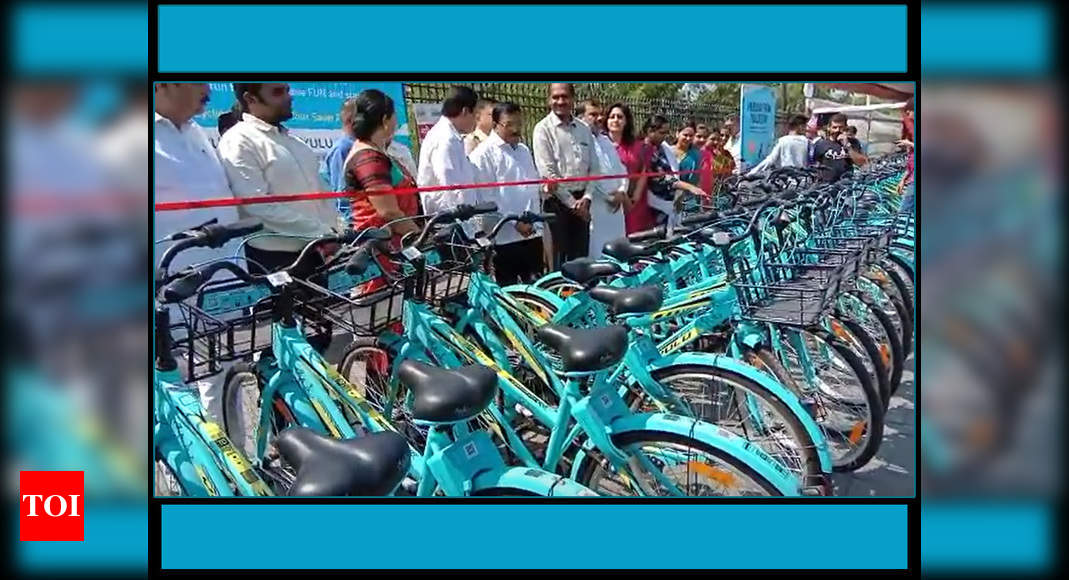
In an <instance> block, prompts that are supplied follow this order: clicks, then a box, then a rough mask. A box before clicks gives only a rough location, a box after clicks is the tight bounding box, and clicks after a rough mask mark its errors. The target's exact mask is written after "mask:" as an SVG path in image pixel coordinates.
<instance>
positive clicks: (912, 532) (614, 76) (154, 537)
mask: <svg viewBox="0 0 1069 580" xmlns="http://www.w3.org/2000/svg"><path fill="white" fill-rule="evenodd" d="M275 3H276V2H263V3H257V4H275ZM277 3H279V4H294V3H293V2H277ZM498 3H500V2H498ZM628 3H630V2H628ZM636 3H643V4H646V3H648V2H641V1H638V2H636ZM855 3H856V4H883V5H902V4H905V5H906V7H907V16H906V20H907V42H906V50H907V57H906V65H907V70H906V71H905V72H900V73H840V74H833V75H829V74H828V73H821V72H813V73H799V72H790V73H775V72H766V73H755V74H746V73H742V74H740V73H730V74H727V73H712V72H691V73H670V74H666V73H659V72H646V73H642V72H632V73H626V74H625V73H610V74H606V73H597V72H591V73H567V74H561V73H530V72H527V73H478V74H472V73H462V72H456V73H443V72H435V73H404V74H400V73H391V74H387V73H374V74H366V73H354V72H345V73H337V74H332V73H306V72H305V73H286V72H277V73H270V74H259V73H257V74H247V73H236V74H227V73H211V74H195V73H173V72H171V73H160V72H159V71H158V56H159V54H158V45H157V35H156V31H157V26H158V7H159V5H160V4H161V3H158V2H151V3H150V5H149V8H150V10H149V27H150V43H149V63H150V64H149V79H148V83H147V90H148V91H149V93H150V94H151V92H152V85H153V83H154V82H159V81H163V82H175V81H183V80H189V79H190V77H191V76H195V77H196V78H197V79H198V80H201V81H241V80H260V79H263V78H265V77H274V78H285V79H287V80H293V81H318V80H323V79H324V78H329V79H330V80H332V81H360V80H376V81H413V82H414V81H436V82H441V81H455V82H463V81H464V80H465V79H475V80H478V81H502V82H503V81H512V82H519V81H536V82H545V81H547V80H550V79H552V80H555V81H556V80H564V81H599V80H600V81H610V80H611V81H621V80H641V81H659V80H660V81H674V82H679V79H680V78H692V79H700V81H705V82H745V81H764V82H815V83H820V82H875V81H873V79H879V81H880V82H914V83H916V88H915V90H914V95H915V104H916V107H915V108H916V109H918V110H919V105H920V102H919V101H920V90H919V88H920V3H919V2H918V1H917V0H908V1H906V2H871V3H870V2H851V4H855ZM163 4H214V3H213V2H204V1H195V2H173V3H172V2H165V3H163ZM316 4H358V5H359V4H386V3H384V2H316ZM421 4H423V3H421ZM463 4H482V3H481V2H466V3H463ZM522 4H550V5H571V4H575V2H568V1H562V0H555V1H549V2H542V3H527V2H524V3H522ZM703 4H746V3H742V2H706V3H703ZM755 4H757V3H755ZM762 4H763V3H762ZM774 4H820V3H819V2H808V3H806V2H775V3H774ZM823 4H831V3H829V2H824V3H823ZM410 5H411V4H410ZM213 24H218V28H217V30H218V33H219V34H241V33H242V29H241V23H240V22H236V23H213ZM800 25H801V27H800V29H799V34H800V36H803V37H805V36H804V35H809V36H808V37H807V38H814V39H817V38H819V36H820V35H821V34H822V32H821V31H822V30H824V29H826V28H827V23H823V22H813V23H808V22H807V23H800ZM710 28H712V26H710ZM280 30H282V29H280ZM326 33H328V34H342V33H343V31H342V30H340V29H337V30H329V31H327V32H326ZM271 37H274V38H275V39H276V40H279V41H282V42H285V41H286V37H285V36H284V35H280V34H279V31H264V36H263V37H262V38H265V39H267V38H271ZM250 38H255V36H251V37H250ZM200 41H202V42H210V37H206V38H204V39H201V40H200ZM818 45H819V40H814V42H812V43H809V42H807V43H806V47H807V48H808V47H813V48H816V47H817V46H818ZM858 49H859V50H860V48H858ZM915 114H916V113H915ZM915 131H919V129H917V128H915ZM915 142H916V143H917V147H918V148H919V147H920V144H919V139H916V138H915ZM148 155H149V163H150V164H151V163H152V155H153V153H152V151H151V150H150V151H148ZM920 157H921V156H920V155H916V156H915V163H916V167H915V174H917V175H919V173H920ZM150 166H151V165H150ZM148 179H149V190H150V191H151V190H152V187H153V184H152V175H151V174H150V175H149V178H148ZM918 185H919V184H918ZM147 206H148V207H147V208H146V210H147V212H148V219H149V223H152V220H153V217H154V212H153V207H152V204H151V203H149V204H147ZM916 216H917V222H918V223H920V204H919V203H917V204H916ZM920 230H921V228H919V227H918V228H916V246H917V249H918V253H919V247H920V244H921V240H920V238H921V233H920ZM149 235H150V236H151V231H150V232H149ZM149 243H150V244H151V243H152V240H151V239H150V240H149ZM149 260H151V256H150V257H149ZM918 263H919V256H918ZM149 268H150V271H151V268H152V265H151V264H150V265H149ZM919 279H920V275H919V273H918V276H917V280H918V281H917V283H916V284H917V292H918V293H919V292H920V281H919ZM920 309H921V306H920V301H919V300H918V301H917V306H916V313H915V320H920V317H921V314H920ZM148 340H149V344H152V328H151V325H150V327H149V329H148ZM920 341H921V337H920V333H917V336H916V340H915V347H914V353H915V354H914V357H915V359H914V361H915V362H914V385H915V386H914V389H915V391H916V390H917V388H918V386H919V385H918V384H917V383H918V382H919V378H920V373H919V369H920V353H921V348H920V346H919V345H920ZM151 364H152V363H151V361H149V365H150V366H151ZM150 370H151V369H150ZM148 405H149V408H148V412H149V414H150V416H151V413H152V400H151V398H150V400H149V402H148ZM920 412H921V409H920V399H919V397H915V401H914V417H915V419H914V423H915V427H914V429H915V442H914V444H915V446H916V451H915V461H914V496H913V497H879V498H876V497H827V498H821V499H820V500H810V499H807V498H767V499H763V500H760V503H761V504H773V505H774V504H802V503H804V504H810V503H814V502H815V501H819V502H826V503H830V504H861V505H906V506H907V519H908V524H907V526H908V530H909V538H908V544H907V545H908V553H907V562H908V564H907V565H908V568H907V569H905V570H846V569H844V570H819V569H801V570H797V571H791V570H788V569H781V570H780V569H778V570H776V572H778V573H786V572H791V573H792V574H798V573H801V574H804V575H816V574H820V575H828V574H829V573H831V574H835V575H845V574H851V575H852V574H857V573H859V572H862V573H865V574H868V575H876V576H885V575H901V574H911V575H912V574H916V573H917V572H918V571H919V569H920V550H919V545H920V521H919V513H920V496H919V483H918V481H917V479H918V477H919V469H920V434H919V430H920V424H919V422H918V421H916V417H917V416H919V414H920ZM148 436H149V437H150V438H151V437H152V425H151V424H150V425H149V426H148ZM149 447H150V449H149V457H148V466H149V477H150V481H151V471H152V467H153V465H154V461H153V458H152V450H151V445H150V446H149ZM151 489H153V488H152V487H151V486H150V490H151ZM752 501H753V500H742V499H731V498H661V499H653V500H642V502H641V503H650V502H659V503H664V504H728V505H730V504H738V503H740V502H752ZM147 502H148V525H149V538H148V540H149V542H148V547H149V553H148V556H149V557H148V570H149V575H150V576H167V577H173V576H184V575H190V574H194V573H195V574H198V575H200V574H212V573H218V574H219V575H224V574H225V575H254V574H255V575H283V574H284V575H293V574H295V573H296V572H297V571H296V570H292V569H290V570H272V569H264V570H229V569H227V570H210V569H197V570H195V571H194V570H178V569H172V570H162V569H161V563H162V562H161V559H162V554H161V541H162V537H161V511H162V506H163V505H203V504H243V503H250V502H256V503H263V502H272V503H275V504H287V505H291V504H298V505H300V504H310V505H324V504H328V505H330V504H333V505H340V504H349V505H351V504H357V505H360V504H401V503H403V504H414V503H419V502H424V503H428V504H532V503H533V504H570V503H596V504H617V505H619V504H634V503H639V502H635V501H634V500H630V499H628V498H581V499H580V498H538V499H525V498H418V499H412V498H395V497H387V498H378V497H374V498H355V497H354V498H269V499H265V498H157V497H155V496H154V494H152V493H150V494H149V497H148V499H147ZM862 525H863V523H862ZM860 529H863V528H859V531H860ZM220 532H221V533H220V535H218V536H216V537H217V538H219V539H220V540H221V541H223V542H225V536H226V534H227V533H228V532H227V531H226V530H220ZM285 533H286V532H285V531H281V534H283V535H284V534H285ZM275 541H279V542H282V541H284V538H282V537H277V538H275ZM398 541H406V540H405V539H403V538H399V539H398ZM353 542H354V543H356V542H359V535H358V532H357V533H354V536H353ZM412 571H415V572H421V573H430V572H435V570H432V569H417V570H412ZM448 571H449V572H451V573H466V574H485V573H498V572H496V571H494V570H463V569H449V570H448ZM551 571H552V570H513V571H510V572H509V573H510V574H516V573H525V574H531V573H534V574H546V573H549V572H551ZM626 571H627V570H611V571H610V573H615V574H619V573H621V572H626ZM688 571H691V570H679V572H688ZM312 572H314V573H316V574H322V575H342V574H344V575H352V574H353V573H354V570H336V569H322V570H314V571H312ZM404 572H405V571H404V570H376V573H379V574H384V575H385V574H388V573H390V574H396V573H404ZM575 572H576V573H583V574H589V573H591V572H592V570H589V569H583V570H576V571H575ZM763 572H764V571H762V570H756V569H755V570H732V573H737V574H740V575H743V574H745V575H750V574H754V573H758V574H759V573H763ZM301 573H302V574H307V573H308V571H304V572H301ZM645 573H648V571H646V572H645Z"/></svg>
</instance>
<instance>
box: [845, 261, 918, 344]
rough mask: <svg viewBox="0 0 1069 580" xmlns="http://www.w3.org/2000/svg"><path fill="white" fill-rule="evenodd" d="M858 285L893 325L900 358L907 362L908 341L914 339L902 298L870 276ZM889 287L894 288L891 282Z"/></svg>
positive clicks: (860, 279)
mask: <svg viewBox="0 0 1069 580" xmlns="http://www.w3.org/2000/svg"><path fill="white" fill-rule="evenodd" d="M857 283H858V287H859V288H863V293H864V295H865V296H867V297H868V298H869V299H870V300H871V301H872V306H873V307H874V308H876V309H877V310H880V311H882V312H883V314H884V316H885V317H886V319H887V322H890V323H891V331H892V332H893V333H894V335H895V338H896V339H897V341H896V342H897V343H898V350H899V356H901V358H902V360H903V361H905V359H906V356H908V355H909V347H908V346H907V344H906V341H907V339H911V338H912V336H913V327H912V325H911V324H910V323H909V321H908V320H907V319H906V314H905V307H904V306H902V303H901V302H902V300H901V298H898V297H896V296H895V295H894V294H893V293H892V292H888V291H887V288H885V287H884V285H883V284H880V283H878V282H876V281H875V280H872V279H871V278H869V277H868V276H863V277H861V278H859V279H858V281H857ZM887 285H888V286H891V287H893V286H894V285H893V284H891V283H890V282H887Z"/></svg>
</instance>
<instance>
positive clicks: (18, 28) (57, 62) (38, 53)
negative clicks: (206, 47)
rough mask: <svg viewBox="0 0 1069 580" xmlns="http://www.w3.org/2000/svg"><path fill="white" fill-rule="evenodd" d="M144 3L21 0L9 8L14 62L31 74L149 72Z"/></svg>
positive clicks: (147, 31) (14, 65) (16, 67)
mask: <svg viewBox="0 0 1069 580" xmlns="http://www.w3.org/2000/svg"><path fill="white" fill-rule="evenodd" d="M148 28H149V26H148V7H147V6H145V5H143V4H142V5H137V4H129V3H121V4H109V3H106V2H105V3H102V4H98V3H93V4H86V5H84V6H82V5H77V4H59V5H57V4H55V3H51V2H49V3H41V4H29V3H23V2H20V3H19V5H18V6H16V7H15V9H14V11H13V14H12V23H11V28H10V29H9V30H10V34H11V36H12V41H11V46H12V64H13V68H14V70H15V72H17V73H29V74H70V73H78V74H92V73H119V74H137V75H140V76H144V75H146V74H147V73H148V64H149V62H148V48H149V44H148V43H149V30H148Z"/></svg>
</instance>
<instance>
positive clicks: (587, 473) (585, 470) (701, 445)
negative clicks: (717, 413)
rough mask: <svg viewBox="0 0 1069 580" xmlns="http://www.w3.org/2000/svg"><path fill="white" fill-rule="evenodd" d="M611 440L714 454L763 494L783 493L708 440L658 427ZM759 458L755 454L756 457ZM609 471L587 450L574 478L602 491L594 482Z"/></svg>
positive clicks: (628, 444) (615, 443)
mask: <svg viewBox="0 0 1069 580" xmlns="http://www.w3.org/2000/svg"><path fill="white" fill-rule="evenodd" d="M612 442H613V444H614V445H616V446H617V447H619V448H621V449H625V448H627V447H628V446H631V445H638V444H640V443H643V442H649V443H668V444H675V445H684V446H687V447H688V448H689V449H698V450H700V451H701V452H702V453H705V454H708V455H711V456H713V457H714V458H715V459H717V460H718V461H721V462H723V463H726V464H728V465H729V466H730V467H732V468H733V469H735V470H737V471H739V472H741V473H742V474H744V475H745V476H746V477H748V478H749V479H750V480H751V481H752V482H753V483H754V484H755V485H756V486H758V487H760V489H761V490H762V491H763V494H762V495H767V496H783V495H784V494H783V492H782V491H781V490H779V489H778V488H777V487H776V486H775V484H773V483H772V482H771V481H769V480H768V479H767V478H765V477H763V476H761V475H760V474H758V473H757V471H756V470H755V469H754V468H753V467H751V466H749V465H747V464H746V463H745V462H743V461H741V460H739V459H737V458H735V457H733V456H732V455H731V454H730V453H727V452H725V451H723V450H720V449H717V448H716V447H713V446H712V445H709V444H707V443H705V442H704V441H701V440H698V439H694V438H691V437H687V436H684V435H679V434H677V433H670V432H667V431H655V430H635V431H625V432H623V433H616V434H614V435H612ZM755 457H756V456H755ZM602 473H604V474H608V472H607V471H606V470H604V469H603V468H602V466H601V464H600V461H599V459H598V454H597V453H586V454H584V455H583V458H582V459H581V460H580V464H579V465H578V466H576V470H575V474H576V476H575V478H574V479H575V481H577V482H579V483H580V484H581V485H584V486H586V487H587V488H589V489H592V490H594V491H595V492H598V493H601V492H599V486H598V485H594V484H593V483H594V482H595V481H596V480H595V478H596V477H597V476H598V475H599V474H602ZM602 495H617V494H613V493H605V494H602Z"/></svg>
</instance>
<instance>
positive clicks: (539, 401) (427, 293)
mask: <svg viewBox="0 0 1069 580" xmlns="http://www.w3.org/2000/svg"><path fill="white" fill-rule="evenodd" d="M492 211H494V208H493V207H492V205H491V206H487V207H474V208H473V207H468V206H461V207H458V208H457V209H456V210H453V211H447V212H442V213H439V214H437V215H435V216H434V217H433V218H432V219H431V220H430V221H429V222H428V224H427V226H426V227H425V228H424V230H423V232H422V233H421V235H420V236H419V238H418V239H417V240H415V242H414V243H412V244H410V245H408V246H407V247H406V248H405V249H404V250H403V251H402V252H401V253H399V254H396V253H390V252H385V253H387V254H390V255H391V256H392V258H393V259H399V260H403V261H405V262H407V263H408V264H409V265H411V267H412V272H413V273H412V275H410V276H406V277H404V278H403V279H401V280H398V282H399V283H400V288H399V289H398V291H399V292H402V293H403V298H404V303H403V313H402V324H403V328H404V331H403V334H402V333H397V332H392V331H389V330H384V331H382V332H381V333H380V336H379V339H378V341H377V343H375V344H369V343H362V342H357V343H354V345H352V346H351V347H350V350H349V352H348V353H347V355H346V356H345V358H344V359H343V362H342V363H341V365H339V370H340V371H341V372H342V373H343V374H346V375H347V376H349V377H350V378H351V379H353V381H354V382H356V381H357V380H361V381H363V382H364V384H366V386H367V387H366V388H367V389H368V395H367V396H368V399H369V401H372V403H373V405H375V406H376V408H377V409H379V410H380V411H381V412H382V413H383V414H384V415H387V416H391V418H392V419H393V420H395V421H397V422H399V423H400V424H411V423H413V421H412V418H411V417H409V416H407V415H406V414H405V413H404V412H403V411H401V410H400V409H401V408H403V407H405V406H406V405H404V404H403V402H404V401H406V400H411V398H412V394H411V393H410V392H407V391H406V390H405V389H404V388H403V387H404V385H403V384H402V381H400V380H399V379H400V378H401V377H400V374H401V372H400V371H401V368H402V365H403V364H404V363H405V361H407V360H409V359H412V358H416V359H420V360H426V359H433V360H435V361H436V362H437V363H438V364H440V365H442V366H444V367H447V368H454V367H457V366H459V365H462V364H470V363H474V364H480V365H483V366H486V367H489V368H491V369H493V370H494V371H495V372H496V374H497V377H498V384H499V386H500V392H501V396H500V397H499V398H498V399H497V400H496V404H495V405H492V406H490V407H489V408H488V409H487V410H486V413H484V414H483V415H482V417H481V419H482V421H483V424H484V425H486V426H487V428H488V429H490V430H491V431H492V432H493V433H494V434H495V435H496V436H497V439H498V441H497V443H498V445H499V447H500V448H501V449H503V450H506V452H507V453H508V454H509V455H510V456H511V457H512V458H513V460H514V461H515V462H518V463H520V464H522V465H525V466H528V467H542V468H545V469H547V470H555V471H558V472H560V473H566V474H568V475H569V476H570V477H571V478H573V479H575V480H576V481H578V482H580V483H582V484H584V485H586V486H588V487H590V488H591V489H595V490H597V491H598V492H600V493H606V494H612V495H645V496H656V495H798V494H801V493H803V492H805V493H811V491H810V490H805V491H803V488H802V487H801V482H800V481H799V480H798V479H797V478H796V477H795V476H794V474H793V473H792V472H791V471H790V470H789V469H787V468H785V467H784V466H783V465H781V464H780V463H779V462H777V461H775V460H774V459H773V458H771V457H769V456H768V454H767V453H765V452H764V451H763V450H761V449H760V447H759V446H756V445H753V444H752V443H750V442H748V441H746V440H745V439H743V438H741V437H738V436H736V435H734V434H733V433H730V432H729V431H727V430H725V429H723V428H719V427H716V426H714V425H712V424H709V423H705V422H703V421H700V420H697V419H694V418H692V417H684V416H681V415H678V414H665V413H637V414H636V413H634V412H633V411H632V410H631V409H630V408H629V407H628V405H627V403H626V402H625V399H624V397H623V396H622V395H621V390H620V388H619V386H618V385H616V384H612V383H611V382H610V376H611V374H612V370H613V369H615V368H616V367H617V366H618V365H619V363H620V361H621V360H622V358H623V357H624V355H625V353H626V350H627V348H626V346H627V331H626V330H625V329H624V328H623V327H619V326H615V327H603V328H595V329H571V328H567V327H562V326H556V325H543V326H541V327H540V328H539V331H538V338H539V341H540V343H541V346H539V347H536V346H534V345H533V344H532V343H531V342H529V341H527V340H526V338H525V337H524V336H523V332H522V330H520V328H519V326H518V324H517V323H516V322H515V321H514V320H510V319H509V315H508V313H507V312H505V311H503V309H502V311H500V312H497V313H496V314H497V315H499V318H498V321H499V322H502V323H504V324H505V328H503V329H502V331H503V332H506V333H511V335H512V336H513V337H515V338H516V339H518V341H519V344H520V345H521V349H523V350H524V351H525V355H526V356H527V357H529V358H530V360H532V361H533V362H534V363H535V365H534V368H537V369H539V370H541V371H542V374H543V375H544V379H545V382H544V383H542V385H543V386H545V385H548V387H549V388H548V390H547V389H544V388H539V387H538V386H535V385H533V384H532V383H531V382H529V381H527V382H525V381H522V380H520V378H519V377H517V376H516V375H514V374H513V373H512V372H510V371H509V367H510V365H507V364H506V361H505V360H503V359H502V357H501V352H500V351H497V352H488V350H491V349H486V348H484V347H483V345H482V344H479V343H480V341H481V340H482V339H487V340H491V341H492V340H493V339H492V338H491V335H490V334H489V333H488V332H487V330H488V329H487V328H486V327H485V326H483V325H482V324H481V323H480V322H479V321H477V320H476V319H475V318H474V317H472V316H469V317H468V318H467V322H460V321H459V320H457V313H456V310H455V309H446V308H444V303H445V302H449V301H452V300H461V301H464V300H469V299H470V298H471V297H472V293H473V292H475V293H478V292H480V284H481V283H482V282H483V281H484V278H483V276H485V275H483V274H480V273H479V272H473V271H472V270H473V268H475V267H477V265H478V264H480V263H482V261H483V259H485V255H486V253H487V252H490V251H492V246H491V245H490V242H489V240H488V239H486V238H477V239H476V241H475V244H474V245H473V244H469V243H466V241H465V240H464V239H463V238H459V237H458V236H460V232H459V229H458V228H450V227H447V228H445V229H444V230H442V231H440V232H439V233H438V235H437V236H436V239H435V240H433V241H432V242H431V243H430V244H428V243H427V242H428V239H429V237H430V235H431V233H432V228H433V227H434V226H435V225H437V224H439V223H442V222H446V223H449V222H455V221H460V220H462V219H467V218H470V217H472V216H474V215H478V214H480V213H490V212H492ZM509 219H512V220H515V219H520V220H524V221H527V222H533V221H536V220H538V219H540V218H539V217H538V216H533V215H526V216H511V217H510V218H509ZM504 223H506V220H503V221H502V222H500V223H499V224H498V225H497V226H496V227H495V228H494V232H492V233H491V238H492V236H493V235H494V234H496V232H497V231H499V230H500V227H501V226H502V225H503V224H504ZM431 253H433V254H434V255H436V256H438V258H436V261H437V265H436V266H430V265H429V264H430V262H431V260H428V259H427V256H428V255H429V254H431ZM447 255H448V256H451V258H450V259H448V260H445V259H442V256H447ZM478 255H481V256H483V258H478V257H476V256H478ZM454 278H456V279H463V281H464V287H463V288H462V289H460V291H456V289H459V287H460V285H459V284H457V285H455V286H454V285H453V284H451V282H450V280H451V279H454ZM448 287H454V288H455V289H454V291H453V292H451V293H449V292H446V293H445V294H443V288H448ZM477 304H478V302H477V301H472V302H470V303H469V305H470V306H475V305H477ZM447 310H452V312H453V315H452V317H451V318H453V320H447V319H446V318H443V314H444V313H445V311H447ZM469 314H470V311H469ZM458 324H459V326H458ZM468 326H470V330H471V332H462V331H460V330H458V327H459V328H461V329H463V330H465V331H466V330H469V328H468ZM543 349H546V350H548V351H550V352H552V353H554V355H555V356H556V357H558V358H559V360H560V367H559V369H558V371H559V374H558V372H554V371H553V370H552V369H553V366H552V364H551V363H550V362H549V360H547V358H546V355H544V354H543ZM549 391H552V396H549V395H548V392H549ZM521 416H522V417H523V418H524V419H526V420H527V421H528V422H536V423H538V424H539V425H540V426H541V427H542V434H544V435H546V437H547V438H548V439H547V440H545V441H542V442H541V444H537V443H535V442H532V441H531V440H530V439H529V437H530V436H531V435H532V433H531V432H530V431H527V430H523V429H522V425H521V424H520V423H521V421H520V420H519V419H518V418H519V417H521ZM406 433H407V434H408V435H409V436H410V437H412V438H413V439H415V440H416V441H419V440H420V438H421V436H422V434H421V433H420V432H419V430H418V429H409V430H408V431H406ZM532 447H533V448H534V449H532Z"/></svg>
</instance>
